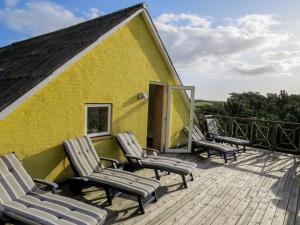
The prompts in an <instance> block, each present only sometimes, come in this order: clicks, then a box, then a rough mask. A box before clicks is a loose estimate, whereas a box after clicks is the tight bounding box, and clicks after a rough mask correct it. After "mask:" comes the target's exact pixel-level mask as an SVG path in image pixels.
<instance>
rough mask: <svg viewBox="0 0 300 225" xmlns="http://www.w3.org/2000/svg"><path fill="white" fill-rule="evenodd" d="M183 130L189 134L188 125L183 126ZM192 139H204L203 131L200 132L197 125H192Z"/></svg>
mask: <svg viewBox="0 0 300 225" xmlns="http://www.w3.org/2000/svg"><path fill="white" fill-rule="evenodd" d="M184 131H185V132H186V133H187V134H189V128H188V127H184ZM191 135H192V140H193V141H205V140H206V138H205V136H204V135H203V133H202V132H201V130H200V129H199V128H198V127H197V125H193V126H192V132H191Z"/></svg>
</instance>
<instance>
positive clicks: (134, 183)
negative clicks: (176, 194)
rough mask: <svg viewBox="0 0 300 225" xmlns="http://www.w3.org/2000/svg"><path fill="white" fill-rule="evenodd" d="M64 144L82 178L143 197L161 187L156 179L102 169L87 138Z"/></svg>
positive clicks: (79, 138)
mask: <svg viewBox="0 0 300 225" xmlns="http://www.w3.org/2000/svg"><path fill="white" fill-rule="evenodd" d="M64 144H65V147H66V151H67V152H68V154H69V156H70V160H71V162H72V164H73V165H74V167H75V169H76V171H77V172H78V174H79V176H81V177H84V178H88V179H89V180H91V181H95V182H99V183H100V184H105V185H109V186H111V187H115V188H119V189H121V190H125V191H129V192H131V193H134V194H138V195H140V196H142V197H146V196H148V195H149V194H151V193H153V192H154V191H155V190H156V189H157V188H158V187H159V186H160V183H159V182H157V181H156V180H154V179H150V178H146V177H142V176H138V175H136V174H134V173H130V172H125V171H121V170H118V169H108V168H106V169H103V168H101V165H100V160H99V159H98V157H97V153H96V150H95V148H94V146H93V144H92V142H91V140H90V138H89V137H87V136H83V137H77V138H73V139H69V140H66V141H65V142H64Z"/></svg>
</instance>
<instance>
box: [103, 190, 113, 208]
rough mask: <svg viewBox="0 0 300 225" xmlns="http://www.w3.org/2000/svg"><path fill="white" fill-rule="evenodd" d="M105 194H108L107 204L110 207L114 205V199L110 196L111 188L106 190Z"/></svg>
mask: <svg viewBox="0 0 300 225" xmlns="http://www.w3.org/2000/svg"><path fill="white" fill-rule="evenodd" d="M104 190H105V194H106V198H107V202H108V204H109V205H112V197H111V195H110V189H109V188H105V189H104Z"/></svg>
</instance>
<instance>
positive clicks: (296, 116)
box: [195, 91, 300, 122]
mask: <svg viewBox="0 0 300 225" xmlns="http://www.w3.org/2000/svg"><path fill="white" fill-rule="evenodd" d="M195 102H196V103H195V109H196V113H197V115H198V117H202V116H203V115H226V116H237V117H256V118H259V119H269V120H282V121H290V122H300V95H294V94H292V95H289V94H288V93H287V92H286V91H280V92H279V93H278V94H267V95H262V94H260V93H258V92H245V93H231V94H230V97H229V98H228V99H227V100H226V101H225V102H221V101H206V100H196V101H195Z"/></svg>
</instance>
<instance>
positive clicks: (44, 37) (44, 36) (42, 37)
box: [0, 2, 148, 51]
mask: <svg viewBox="0 0 300 225" xmlns="http://www.w3.org/2000/svg"><path fill="white" fill-rule="evenodd" d="M135 7H137V9H139V8H141V9H142V8H144V9H147V7H148V6H147V3H145V2H141V3H138V4H135V5H132V6H129V7H126V8H122V9H120V10H117V11H113V12H111V13H108V14H105V15H102V16H98V17H96V18H93V19H89V20H85V21H82V22H80V23H77V24H74V25H71V26H68V27H64V28H61V29H59V30H55V31H52V32H49V33H45V34H41V35H38V36H34V37H30V38H28V39H24V40H21V41H17V42H13V43H11V44H9V45H6V46H3V47H0V51H1V50H4V49H5V48H8V47H11V46H14V47H18V46H19V45H20V46H24V45H26V44H27V42H30V44H31V42H32V41H42V40H47V39H51V38H55V36H56V35H59V34H60V33H61V32H64V31H67V30H68V29H70V28H75V27H76V26H78V27H79V26H81V25H83V24H85V23H91V22H93V21H97V20H100V19H103V18H104V17H109V16H111V15H113V14H117V13H120V12H123V11H126V10H129V9H132V8H135ZM70 32H71V30H70ZM54 35H55V36H54Z"/></svg>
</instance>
